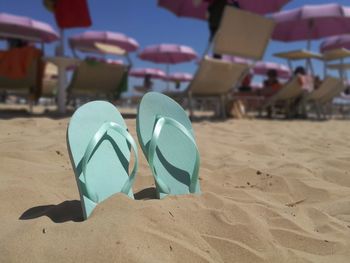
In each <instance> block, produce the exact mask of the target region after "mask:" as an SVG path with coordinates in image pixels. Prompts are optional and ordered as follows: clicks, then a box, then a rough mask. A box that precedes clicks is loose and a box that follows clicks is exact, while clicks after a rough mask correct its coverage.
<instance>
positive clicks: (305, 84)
mask: <svg viewBox="0 0 350 263" xmlns="http://www.w3.org/2000/svg"><path fill="white" fill-rule="evenodd" d="M294 77H297V78H298V81H299V84H300V86H301V89H302V94H301V95H300V96H299V97H297V98H296V99H295V100H294V102H293V103H292V104H291V109H290V112H291V115H292V116H293V117H301V118H306V105H305V104H306V103H305V98H306V97H307V94H309V93H310V92H311V91H313V90H314V89H318V87H319V86H320V85H321V81H320V79H319V77H317V78H318V79H317V82H316V77H315V78H313V77H312V76H310V75H308V74H306V70H305V68H304V67H302V66H299V67H297V68H296V69H295V70H294Z"/></svg>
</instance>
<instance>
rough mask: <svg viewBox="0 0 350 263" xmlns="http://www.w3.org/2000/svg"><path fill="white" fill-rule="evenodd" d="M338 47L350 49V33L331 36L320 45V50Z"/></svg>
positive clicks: (324, 50)
mask: <svg viewBox="0 0 350 263" xmlns="http://www.w3.org/2000/svg"><path fill="white" fill-rule="evenodd" d="M338 48H346V49H349V50H350V35H340V36H333V37H329V38H327V39H326V40H324V41H323V42H322V43H321V45H320V50H321V52H322V53H323V52H326V51H330V50H334V49H338Z"/></svg>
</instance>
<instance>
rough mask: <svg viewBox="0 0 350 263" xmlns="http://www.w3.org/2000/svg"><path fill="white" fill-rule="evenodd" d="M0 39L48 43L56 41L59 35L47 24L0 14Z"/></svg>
mask: <svg viewBox="0 0 350 263" xmlns="http://www.w3.org/2000/svg"><path fill="white" fill-rule="evenodd" d="M0 38H24V39H26V40H28V41H35V42H44V43H50V42H53V41H56V40H58V39H59V35H58V34H57V32H56V31H55V30H54V29H53V28H52V27H51V26H50V25H49V24H47V23H44V22H41V21H38V20H34V19H32V18H29V17H25V16H17V15H12V14H7V13H0Z"/></svg>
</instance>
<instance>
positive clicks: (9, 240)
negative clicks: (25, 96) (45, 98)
mask: <svg viewBox="0 0 350 263" xmlns="http://www.w3.org/2000/svg"><path fill="white" fill-rule="evenodd" d="M127 117H131V118H128V119H127V125H128V127H129V130H130V131H131V134H132V135H133V137H134V138H135V140H136V139H137V136H136V129H135V119H134V118H132V117H133V116H132V115H130V114H128V115H127ZM68 121H69V118H62V119H55V118H50V117H46V116H39V117H35V116H34V117H21V116H18V114H17V115H13V116H12V115H11V114H9V115H6V119H2V120H1V121H0V129H1V133H0V156H1V158H0V162H1V165H0V167H1V169H0V197H1V202H0V215H1V224H0V262H332V263H335V262H349V258H350V163H349V162H350V156H349V147H350V133H349V128H350V125H349V123H348V122H347V121H341V120H332V121H326V122H313V121H268V120H232V119H231V120H228V121H225V122H220V121H207V120H203V121H197V122H194V124H193V125H194V130H195V133H196V137H197V138H196V139H197V142H198V146H199V149H200V154H201V168H200V182H201V187H202V194H201V195H200V196H172V197H168V198H166V199H164V200H157V199H155V191H154V182H153V178H152V175H151V171H150V169H149V167H148V164H147V162H146V160H145V158H144V157H143V155H142V152H141V149H139V153H140V161H141V163H140V169H139V172H138V176H137V179H136V183H135V186H134V188H133V189H134V193H135V198H136V200H131V199H129V198H128V197H126V196H124V195H122V194H118V195H116V196H113V197H111V198H110V199H108V200H106V201H105V202H103V203H102V204H101V205H99V206H98V207H97V209H96V210H95V211H94V212H93V214H92V216H91V217H90V218H89V219H88V220H87V221H83V222H82V212H81V208H80V201H79V193H78V189H77V186H76V182H75V178H74V173H73V170H72V167H71V164H70V160H69V156H68V152H67V147H66V140H65V138H66V128H67V124H68Z"/></svg>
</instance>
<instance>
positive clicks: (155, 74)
mask: <svg viewBox="0 0 350 263" xmlns="http://www.w3.org/2000/svg"><path fill="white" fill-rule="evenodd" d="M129 75H130V76H133V77H136V78H144V77H146V76H147V75H150V76H151V77H152V78H155V79H164V78H165V77H166V74H165V72H164V71H162V70H160V69H156V68H136V69H132V70H130V72H129Z"/></svg>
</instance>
